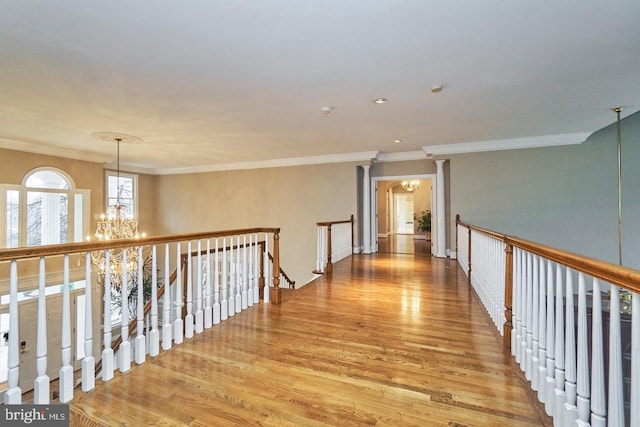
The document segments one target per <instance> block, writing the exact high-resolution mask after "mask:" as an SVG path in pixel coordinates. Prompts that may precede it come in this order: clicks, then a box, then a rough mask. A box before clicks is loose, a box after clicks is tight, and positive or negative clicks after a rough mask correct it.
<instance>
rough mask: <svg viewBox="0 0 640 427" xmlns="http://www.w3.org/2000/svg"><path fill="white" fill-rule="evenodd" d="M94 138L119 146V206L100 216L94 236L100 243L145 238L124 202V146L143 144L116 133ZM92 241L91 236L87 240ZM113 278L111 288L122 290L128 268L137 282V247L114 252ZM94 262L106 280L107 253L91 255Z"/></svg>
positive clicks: (111, 265) (99, 134)
mask: <svg viewBox="0 0 640 427" xmlns="http://www.w3.org/2000/svg"><path fill="white" fill-rule="evenodd" d="M93 136H94V137H96V138H98V139H102V140H103V141H109V142H115V143H116V144H117V156H116V188H117V193H116V203H115V204H114V205H111V206H109V207H108V209H107V213H106V214H105V213H103V214H101V215H100V219H99V220H98V224H97V225H96V231H95V233H94V236H95V238H96V239H97V240H100V241H108V240H124V239H139V238H140V237H145V234H144V233H140V232H138V222H137V221H136V220H135V218H134V217H133V214H132V213H130V212H128V209H127V206H125V205H123V204H122V203H121V202H120V191H119V189H120V143H121V142H128V143H139V142H142V140H141V139H140V138H138V137H135V136H131V135H125V134H119V133H112V132H96V133H94V134H93ZM87 240H90V237H87ZM124 252H126V259H127V264H126V266H123V253H124ZM109 259H110V262H109V265H110V277H111V285H112V286H113V287H114V288H116V289H120V288H121V286H122V273H123V271H124V270H125V269H126V271H127V277H128V278H129V282H131V281H135V280H136V276H137V271H138V263H139V262H140V260H139V259H138V251H137V248H135V247H130V248H126V249H122V250H113V251H111V253H110V257H109ZM91 261H92V262H93V264H94V265H95V266H96V267H97V268H98V278H99V279H100V280H103V279H104V275H105V272H106V259H105V252H104V251H96V252H92V253H91Z"/></svg>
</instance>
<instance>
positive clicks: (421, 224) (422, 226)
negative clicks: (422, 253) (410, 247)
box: [413, 210, 431, 240]
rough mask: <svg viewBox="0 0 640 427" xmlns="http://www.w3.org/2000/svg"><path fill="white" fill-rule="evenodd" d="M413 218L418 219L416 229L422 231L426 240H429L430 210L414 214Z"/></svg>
mask: <svg viewBox="0 0 640 427" xmlns="http://www.w3.org/2000/svg"><path fill="white" fill-rule="evenodd" d="M413 219H414V220H415V221H418V228H417V230H418V231H422V232H423V233H424V237H425V238H426V239H427V240H431V211H430V210H426V211H422V212H420V215H417V214H414V215H413Z"/></svg>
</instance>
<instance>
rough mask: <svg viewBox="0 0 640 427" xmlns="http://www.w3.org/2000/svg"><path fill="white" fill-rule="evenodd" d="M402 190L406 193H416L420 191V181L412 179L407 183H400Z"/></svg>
mask: <svg viewBox="0 0 640 427" xmlns="http://www.w3.org/2000/svg"><path fill="white" fill-rule="evenodd" d="M402 188H404V189H405V190H407V191H416V190H419V189H420V181H418V180H417V179H412V180H408V181H402Z"/></svg>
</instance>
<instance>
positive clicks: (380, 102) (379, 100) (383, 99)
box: [373, 98, 388, 104]
mask: <svg viewBox="0 0 640 427" xmlns="http://www.w3.org/2000/svg"><path fill="white" fill-rule="evenodd" d="M387 101H388V99H387V98H376V99H374V100H373V103H374V104H384V103H385V102H387Z"/></svg>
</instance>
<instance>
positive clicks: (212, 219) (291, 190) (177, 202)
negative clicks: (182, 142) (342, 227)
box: [155, 163, 357, 286]
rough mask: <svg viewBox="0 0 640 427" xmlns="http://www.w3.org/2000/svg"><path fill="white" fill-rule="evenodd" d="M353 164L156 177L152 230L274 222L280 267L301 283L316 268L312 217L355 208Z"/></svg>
mask: <svg viewBox="0 0 640 427" xmlns="http://www.w3.org/2000/svg"><path fill="white" fill-rule="evenodd" d="M356 195H357V192H356V165H355V164H354V163H340V164H327V165H310V166H295V167H283V168H268V169H253V170H242V171H227V172H211V173H198V174H184V175H165V176H159V177H157V198H156V208H157V210H158V216H157V217H156V224H155V225H156V231H157V233H159V234H174V233H187V232H195V231H207V230H225V229H233V228H248V227H280V228H281V233H280V245H281V246H280V255H281V256H280V259H281V266H282V268H283V269H284V270H285V271H286V272H287V274H288V275H289V276H290V277H291V278H292V279H293V280H295V281H296V286H301V285H303V284H305V283H307V282H308V281H310V280H311V279H312V278H313V274H312V273H311V271H312V270H314V269H315V267H316V264H315V263H316V225H315V223H316V222H318V221H333V220H343V219H348V218H349V216H350V215H351V214H355V213H356Z"/></svg>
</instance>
